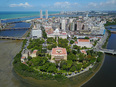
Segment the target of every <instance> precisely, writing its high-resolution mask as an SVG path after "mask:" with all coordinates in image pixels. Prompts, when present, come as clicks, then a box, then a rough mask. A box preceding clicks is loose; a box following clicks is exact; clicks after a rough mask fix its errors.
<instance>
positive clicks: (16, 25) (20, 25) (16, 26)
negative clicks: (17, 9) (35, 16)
mask: <svg viewBox="0 0 116 87" xmlns="http://www.w3.org/2000/svg"><path fill="white" fill-rule="evenodd" d="M14 24H15V26H13V27H12V28H29V27H30V25H31V24H30V23H25V22H20V23H14Z"/></svg>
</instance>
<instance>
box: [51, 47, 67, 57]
mask: <svg viewBox="0 0 116 87" xmlns="http://www.w3.org/2000/svg"><path fill="white" fill-rule="evenodd" d="M52 54H53V55H62V54H64V55H67V52H66V48H61V47H57V48H52Z"/></svg>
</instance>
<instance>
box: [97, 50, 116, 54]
mask: <svg viewBox="0 0 116 87" xmlns="http://www.w3.org/2000/svg"><path fill="white" fill-rule="evenodd" d="M96 51H100V52H103V53H108V54H113V55H116V50H113V49H99V50H96Z"/></svg>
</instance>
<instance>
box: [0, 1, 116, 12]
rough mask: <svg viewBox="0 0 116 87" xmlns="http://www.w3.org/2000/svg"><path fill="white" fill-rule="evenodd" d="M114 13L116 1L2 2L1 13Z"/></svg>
mask: <svg viewBox="0 0 116 87" xmlns="http://www.w3.org/2000/svg"><path fill="white" fill-rule="evenodd" d="M39 10H49V11H91V10H95V11H109V10H110V11H112V10H116V0H0V11H39Z"/></svg>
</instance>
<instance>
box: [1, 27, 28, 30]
mask: <svg viewBox="0 0 116 87" xmlns="http://www.w3.org/2000/svg"><path fill="white" fill-rule="evenodd" d="M22 29H23V30H24V29H30V28H29V27H22V28H4V29H2V31H4V30H22Z"/></svg>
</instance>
